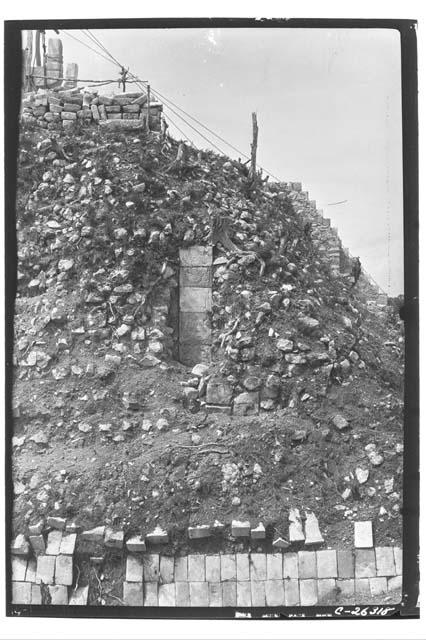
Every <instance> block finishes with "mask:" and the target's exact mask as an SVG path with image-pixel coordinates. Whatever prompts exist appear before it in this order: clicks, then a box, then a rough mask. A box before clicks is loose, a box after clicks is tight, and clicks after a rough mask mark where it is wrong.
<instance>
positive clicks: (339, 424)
mask: <svg viewBox="0 0 426 640" xmlns="http://www.w3.org/2000/svg"><path fill="white" fill-rule="evenodd" d="M333 424H334V426H335V427H336V429H338V430H339V431H342V430H343V429H347V428H348V427H349V422H348V421H347V420H346V418H345V417H344V416H342V415H341V414H339V413H338V414H336V415H335V416H334V417H333Z"/></svg>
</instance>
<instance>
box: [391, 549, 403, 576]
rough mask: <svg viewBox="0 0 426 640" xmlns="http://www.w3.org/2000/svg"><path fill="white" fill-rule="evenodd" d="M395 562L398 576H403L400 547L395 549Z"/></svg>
mask: <svg viewBox="0 0 426 640" xmlns="http://www.w3.org/2000/svg"><path fill="white" fill-rule="evenodd" d="M393 555H394V560H395V571H396V574H397V575H402V549H401V548H400V547H394V548H393Z"/></svg>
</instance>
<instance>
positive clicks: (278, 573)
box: [266, 553, 283, 580]
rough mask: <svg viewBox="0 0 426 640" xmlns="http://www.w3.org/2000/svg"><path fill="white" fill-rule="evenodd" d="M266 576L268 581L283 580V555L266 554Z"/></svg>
mask: <svg viewBox="0 0 426 640" xmlns="http://www.w3.org/2000/svg"><path fill="white" fill-rule="evenodd" d="M266 576H267V579H268V580H282V578H283V557H282V554H281V553H268V554H266Z"/></svg>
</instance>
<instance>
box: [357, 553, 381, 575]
mask: <svg viewBox="0 0 426 640" xmlns="http://www.w3.org/2000/svg"><path fill="white" fill-rule="evenodd" d="M375 577H376V558H375V554H374V549H355V578H375Z"/></svg>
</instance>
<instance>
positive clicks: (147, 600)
mask: <svg viewBox="0 0 426 640" xmlns="http://www.w3.org/2000/svg"><path fill="white" fill-rule="evenodd" d="M144 591H145V597H144V602H143V603H144V606H145V607H158V584H157V583H156V582H145V583H144Z"/></svg>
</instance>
